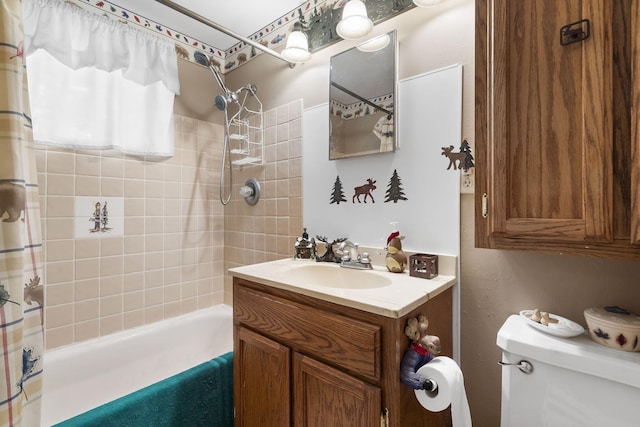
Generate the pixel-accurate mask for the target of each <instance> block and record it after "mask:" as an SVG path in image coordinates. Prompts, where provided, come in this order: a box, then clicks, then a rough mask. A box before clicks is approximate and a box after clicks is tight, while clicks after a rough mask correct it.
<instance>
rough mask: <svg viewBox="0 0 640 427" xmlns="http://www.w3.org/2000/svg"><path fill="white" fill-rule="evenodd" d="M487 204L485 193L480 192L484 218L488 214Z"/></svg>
mask: <svg viewBox="0 0 640 427" xmlns="http://www.w3.org/2000/svg"><path fill="white" fill-rule="evenodd" d="M487 204H488V196H487V193H483V194H482V218H486V217H487V216H488V215H489V212H488V208H487Z"/></svg>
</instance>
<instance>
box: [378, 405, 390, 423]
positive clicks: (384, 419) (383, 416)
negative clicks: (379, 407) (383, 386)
mask: <svg viewBox="0 0 640 427" xmlns="http://www.w3.org/2000/svg"><path fill="white" fill-rule="evenodd" d="M380 427H389V410H388V409H387V408H384V410H383V411H382V414H380Z"/></svg>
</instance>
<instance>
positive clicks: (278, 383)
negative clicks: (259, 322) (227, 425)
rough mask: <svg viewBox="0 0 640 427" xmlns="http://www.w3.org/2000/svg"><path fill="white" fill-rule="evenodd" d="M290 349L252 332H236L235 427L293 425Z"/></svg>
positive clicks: (240, 330) (238, 330) (240, 329)
mask: <svg viewBox="0 0 640 427" xmlns="http://www.w3.org/2000/svg"><path fill="white" fill-rule="evenodd" d="M290 360H291V357H290V350H289V349H288V348H287V347H285V346H283V345H280V344H278V343H277V342H275V341H272V340H270V339H268V338H265V337H263V336H262V335H259V334H256V333H254V332H251V331H250V330H248V329H244V328H238V329H237V330H236V346H235V353H234V360H233V363H234V365H233V381H234V401H235V410H236V418H235V426H236V427H239V426H243V427H244V426H246V427H261V426H264V427H278V426H282V427H285V426H290V425H291V412H290V407H291V403H290V402H291V396H290V389H291V386H290V384H291V374H290V372H291V363H290Z"/></svg>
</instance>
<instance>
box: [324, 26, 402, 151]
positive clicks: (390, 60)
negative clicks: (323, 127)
mask: <svg viewBox="0 0 640 427" xmlns="http://www.w3.org/2000/svg"><path fill="white" fill-rule="evenodd" d="M397 51H398V49H397V37H396V32H395V31H391V32H389V33H386V34H382V35H380V36H377V37H374V38H372V39H370V40H368V41H366V42H364V43H362V44H360V45H358V46H356V47H353V48H351V49H349V50H347V51H345V52H342V53H339V54H337V55H335V56H332V57H331V71H330V76H329V85H330V86H329V128H330V131H329V160H336V159H343V158H349V157H356V156H364V155H368V154H377V153H389V152H393V151H395V147H396V131H395V130H396V110H395V105H396V104H397V92H396V78H397Z"/></svg>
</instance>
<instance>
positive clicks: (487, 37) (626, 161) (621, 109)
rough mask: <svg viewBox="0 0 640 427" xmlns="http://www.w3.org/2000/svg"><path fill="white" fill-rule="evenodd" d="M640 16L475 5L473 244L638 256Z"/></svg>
mask: <svg viewBox="0 0 640 427" xmlns="http://www.w3.org/2000/svg"><path fill="white" fill-rule="evenodd" d="M639 14H640V6H638V2H634V1H631V0H620V1H615V2H610V1H601V0H583V1H578V0H575V1H563V2H558V1H555V0H536V1H527V0H477V1H476V67H475V73H476V80H475V91H476V115H475V124H476V141H475V143H476V166H477V168H476V246H477V247H485V248H504V249H525V250H535V251H545V252H554V253H559V252H562V253H574V254H587V255H595V256H604V257H616V258H634V259H640V200H639V198H640V183H639V182H638V181H640V143H639V141H640V136H638V135H640V131H638V126H639V125H638V122H639V121H640V112H639V104H640V97H638V95H637V94H638V93H640V60H639V59H638V58H639V57H640V47H639V46H640V39H639V37H640V31H638V30H634V28H636V29H637V28H638V24H640V19H639ZM634 52H635V53H634Z"/></svg>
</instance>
